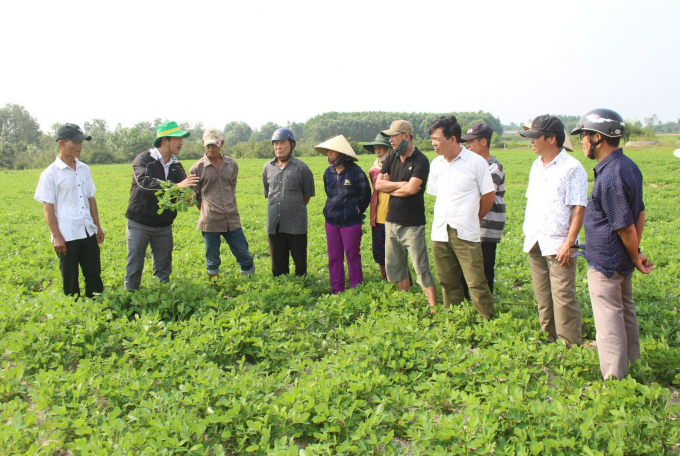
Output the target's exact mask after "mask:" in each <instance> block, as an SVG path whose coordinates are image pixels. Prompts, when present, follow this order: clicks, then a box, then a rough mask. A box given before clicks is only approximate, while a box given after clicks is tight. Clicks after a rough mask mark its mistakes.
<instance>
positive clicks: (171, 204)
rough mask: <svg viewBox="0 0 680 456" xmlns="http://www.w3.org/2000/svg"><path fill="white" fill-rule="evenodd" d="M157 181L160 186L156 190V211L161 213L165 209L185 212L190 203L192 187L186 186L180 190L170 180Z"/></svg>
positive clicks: (192, 193) (192, 192)
mask: <svg viewBox="0 0 680 456" xmlns="http://www.w3.org/2000/svg"><path fill="white" fill-rule="evenodd" d="M159 182H160V184H161V187H162V188H161V189H160V190H158V191H157V192H156V197H157V198H158V213H159V214H162V213H163V211H165V210H166V209H167V210H170V211H174V212H185V211H186V210H187V208H188V207H189V206H190V205H191V201H192V199H193V195H194V189H193V188H191V187H186V188H185V189H184V190H182V189H180V188H179V187H178V186H177V185H176V184H174V183H172V182H170V181H163V180H159Z"/></svg>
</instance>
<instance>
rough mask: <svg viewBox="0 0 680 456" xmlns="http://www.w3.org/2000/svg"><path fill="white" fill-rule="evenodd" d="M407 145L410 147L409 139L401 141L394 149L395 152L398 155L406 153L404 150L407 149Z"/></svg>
mask: <svg viewBox="0 0 680 456" xmlns="http://www.w3.org/2000/svg"><path fill="white" fill-rule="evenodd" d="M407 147H408V141H407V140H403V141H402V142H401V144H399V146H398V147H397V148H396V149H394V153H395V154H396V155H397V157H399V156H400V155H401V154H403V153H404V151H405V150H406V148H407Z"/></svg>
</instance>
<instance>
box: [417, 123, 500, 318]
mask: <svg viewBox="0 0 680 456" xmlns="http://www.w3.org/2000/svg"><path fill="white" fill-rule="evenodd" d="M430 136H431V138H432V146H433V147H434V150H435V151H436V152H437V154H439V157H437V158H435V159H434V160H433V161H432V163H431V165H430V169H431V171H430V182H429V184H428V187H427V193H429V194H430V195H434V196H436V197H437V199H436V200H435V203H434V218H433V220H432V234H431V236H432V256H433V257H434V265H435V267H436V269H437V278H438V279H439V284H440V285H441V287H442V295H443V298H444V306H445V307H447V306H449V305H451V304H459V303H460V302H462V301H463V299H464V298H463V286H462V284H461V273H463V274H465V279H466V280H467V283H468V287H469V290H470V297H471V298H472V303H473V304H474V305H475V307H476V308H477V311H478V312H479V313H480V314H481V315H482V316H483V317H485V318H489V319H490V318H493V316H494V307H493V295H492V294H491V291H490V290H489V285H488V284H487V280H486V276H485V275H484V262H483V256H482V244H481V228H480V220H481V219H482V218H484V216H485V215H486V214H487V212H489V210H490V209H491V206H493V203H494V199H495V198H496V192H495V187H494V184H493V179H492V178H491V172H490V171H489V165H488V164H487V163H486V160H484V159H483V158H482V157H480V156H479V155H477V154H475V153H473V152H470V151H469V150H467V149H466V148H465V146H462V145H461V144H460V141H461V128H460V125H458V121H457V120H456V118H455V117H454V116H447V117H440V118H439V119H438V120H437V121H435V122H434V123H433V124H432V125H431V126H430Z"/></svg>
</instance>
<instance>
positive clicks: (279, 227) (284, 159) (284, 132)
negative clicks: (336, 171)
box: [262, 128, 315, 276]
mask: <svg viewBox="0 0 680 456" xmlns="http://www.w3.org/2000/svg"><path fill="white" fill-rule="evenodd" d="M272 145H273V146H274V154H275V155H276V157H275V158H274V159H273V160H271V161H268V162H267V163H265V164H264V168H263V169H262V185H263V186H264V196H265V198H267V199H268V202H267V235H268V236H269V252H270V255H271V261H272V274H274V276H279V275H282V274H288V272H289V255H290V256H292V257H293V262H294V263H295V275H298V276H302V275H305V274H307V203H309V200H310V199H311V197H312V196H314V192H315V191H314V176H313V175H312V171H311V170H310V169H309V167H308V166H307V164H306V163H305V162H303V161H300V160H298V159H297V158H295V157H293V150H294V149H295V134H294V133H293V132H292V131H291V130H290V129H288V128H279V129H278V130H276V131H275V132H274V134H273V135H272Z"/></svg>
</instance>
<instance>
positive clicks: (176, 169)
mask: <svg viewBox="0 0 680 456" xmlns="http://www.w3.org/2000/svg"><path fill="white" fill-rule="evenodd" d="M132 173H133V176H132V187H131V188H130V202H129V203H128V208H127V212H125V217H127V218H128V219H130V220H134V221H135V222H138V223H141V224H142V225H147V226H151V227H154V228H163V227H166V226H170V225H172V222H173V221H174V220H175V217H177V213H176V212H175V211H170V210H165V211H163V213H162V214H159V213H158V198H157V197H156V192H157V191H158V190H160V189H161V184H160V182H159V180H166V178H165V168H164V167H163V163H161V162H160V161H159V160H156V159H155V158H153V157H152V156H151V150H147V151H146V152H142V153H141V154H139V155H137V157H135V161H134V163H133V164H132ZM186 177H187V176H186V173H185V172H184V168H183V167H182V164H181V163H179V162H174V163H172V164H171V165H170V171H169V172H168V178H167V180H168V181H170V182H174V183H179V182H182V181H183V180H184V179H186Z"/></svg>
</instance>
